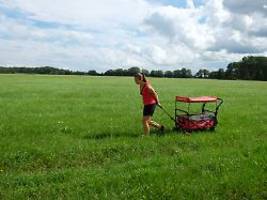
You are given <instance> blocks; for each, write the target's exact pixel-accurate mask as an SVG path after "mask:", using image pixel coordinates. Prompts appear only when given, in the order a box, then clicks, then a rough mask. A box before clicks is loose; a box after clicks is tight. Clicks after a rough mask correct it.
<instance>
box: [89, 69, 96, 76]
mask: <svg viewBox="0 0 267 200" xmlns="http://www.w3.org/2000/svg"><path fill="white" fill-rule="evenodd" d="M87 74H88V75H91V76H97V75H99V74H98V73H97V72H96V70H89V71H88V72H87Z"/></svg>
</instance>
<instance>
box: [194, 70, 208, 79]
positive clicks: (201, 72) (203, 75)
mask: <svg viewBox="0 0 267 200" xmlns="http://www.w3.org/2000/svg"><path fill="white" fill-rule="evenodd" d="M195 77H196V78H208V77H209V71H208V70H207V69H200V70H199V71H198V72H197V73H196V74H195Z"/></svg>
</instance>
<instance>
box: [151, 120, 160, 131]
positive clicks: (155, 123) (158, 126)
mask: <svg viewBox="0 0 267 200" xmlns="http://www.w3.org/2000/svg"><path fill="white" fill-rule="evenodd" d="M149 125H150V126H153V127H155V128H158V129H160V128H161V125H160V124H158V123H157V122H155V121H152V120H150V122H149Z"/></svg>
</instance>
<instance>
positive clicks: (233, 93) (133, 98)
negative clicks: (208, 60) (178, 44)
mask: <svg viewBox="0 0 267 200" xmlns="http://www.w3.org/2000/svg"><path fill="white" fill-rule="evenodd" d="M151 82H152V84H153V86H154V87H155V88H156V90H157V92H158V93H159V96H160V100H161V103H162V105H163V106H164V107H165V108H166V109H167V110H169V111H170V112H172V113H173V112H174V97H175V96H176V95H189V96H199V95H216V96H219V97H222V98H223V99H224V104H223V106H222V109H221V110H220V113H219V125H218V127H217V129H216V132H214V133H211V132H202V133H195V134H192V135H191V136H185V135H182V134H179V133H176V132H173V131H172V127H173V126H174V124H173V122H172V121H171V120H170V119H169V118H168V117H167V116H166V115H164V113H163V112H162V111H160V110H159V109H158V110H156V113H155V120H156V121H159V122H161V123H163V124H165V125H166V127H167V131H166V135H165V136H162V137H159V136H157V134H152V135H151V137H141V135H142V125H141V117H142V104H141V98H140V95H139V91H138V87H137V86H136V85H135V84H134V82H133V79H132V78H117V77H84V76H37V75H35V76H34V75H33V76H30V75H1V76H0V137H1V139H0V151H1V153H0V199H27V198H29V199H266V198H267V182H266V180H267V167H266V166H267V165H266V161H267V156H266V155H267V145H266V139H267V138H266V133H267V125H266V122H267V107H266V103H267V84H266V83H265V82H252V81H218V80H194V79H151ZM154 132H155V131H154Z"/></svg>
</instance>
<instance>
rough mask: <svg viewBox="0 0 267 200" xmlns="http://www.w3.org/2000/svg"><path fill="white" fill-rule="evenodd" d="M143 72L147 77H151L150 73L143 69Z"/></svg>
mask: <svg viewBox="0 0 267 200" xmlns="http://www.w3.org/2000/svg"><path fill="white" fill-rule="evenodd" d="M141 72H142V73H143V74H144V75H145V76H149V74H150V73H149V71H148V70H146V69H142V70H141Z"/></svg>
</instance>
